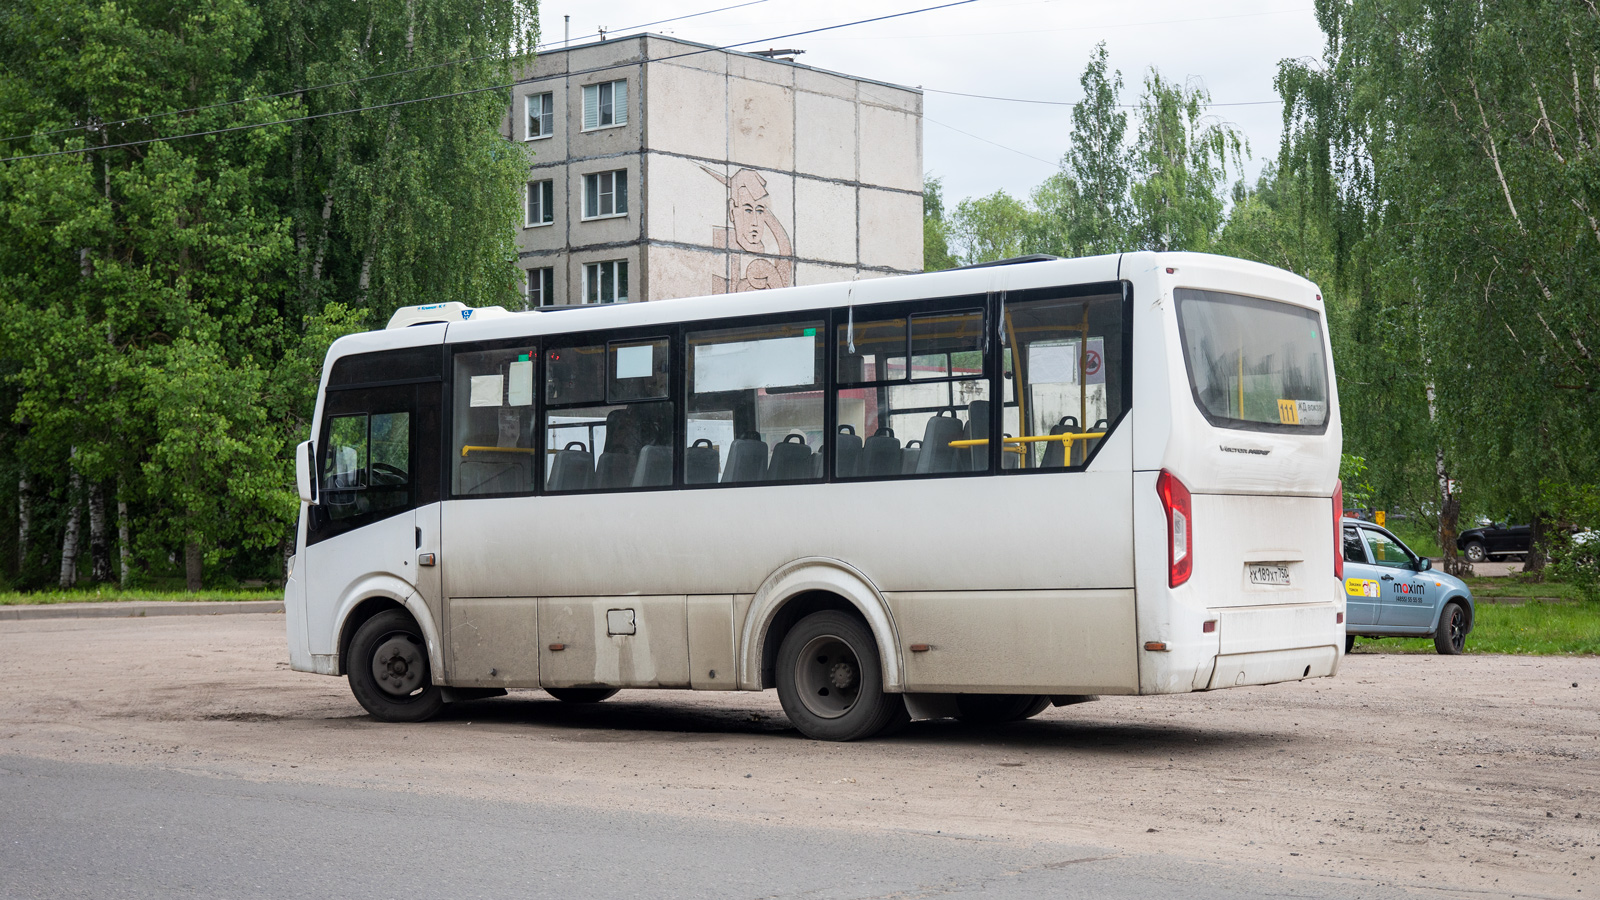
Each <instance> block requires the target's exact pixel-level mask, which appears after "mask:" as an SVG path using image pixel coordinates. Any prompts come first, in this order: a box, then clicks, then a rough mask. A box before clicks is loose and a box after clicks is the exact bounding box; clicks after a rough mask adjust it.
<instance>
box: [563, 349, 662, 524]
mask: <svg viewBox="0 0 1600 900" xmlns="http://www.w3.org/2000/svg"><path fill="white" fill-rule="evenodd" d="M668 350H669V346H668V341H667V339H666V338H648V339H644V340H631V341H613V342H611V343H609V344H607V343H596V344H581V345H569V346H552V347H547V348H546V350H545V411H544V417H543V421H544V426H543V427H544V430H545V448H546V452H545V461H544V465H543V467H542V469H543V477H544V479H545V482H544V487H545V490H546V491H549V492H552V493H563V492H568V491H609V490H623V489H627V488H643V487H667V486H670V485H671V484H672V470H673V466H674V464H675V463H674V456H673V451H672V401H671V399H669V398H668V393H669V392H668V388H667V385H668V382H669V356H668Z"/></svg>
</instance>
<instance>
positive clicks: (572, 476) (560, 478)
mask: <svg viewBox="0 0 1600 900" xmlns="http://www.w3.org/2000/svg"><path fill="white" fill-rule="evenodd" d="M593 486H594V454H593V453H590V452H589V448H588V447H587V446H585V445H584V443H583V442H582V441H572V442H570V443H568V444H567V446H566V447H565V448H564V449H562V450H559V451H557V452H556V458H555V461H554V462H553V463H551V465H550V480H549V482H548V483H546V485H545V487H546V489H547V490H552V491H586V490H589V488H591V487H593Z"/></svg>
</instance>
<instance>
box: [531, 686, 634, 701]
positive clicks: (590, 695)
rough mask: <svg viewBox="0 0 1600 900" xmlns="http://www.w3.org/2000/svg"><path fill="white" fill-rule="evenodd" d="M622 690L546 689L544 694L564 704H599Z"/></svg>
mask: <svg viewBox="0 0 1600 900" xmlns="http://www.w3.org/2000/svg"><path fill="white" fill-rule="evenodd" d="M618 690H621V689H620V688H545V689H544V692H545V693H546V694H549V695H550V696H552V697H554V698H556V699H557V700H560V701H561V702H562V703H599V702H600V701H602V700H610V699H611V698H612V697H615V696H616V695H617V691H618Z"/></svg>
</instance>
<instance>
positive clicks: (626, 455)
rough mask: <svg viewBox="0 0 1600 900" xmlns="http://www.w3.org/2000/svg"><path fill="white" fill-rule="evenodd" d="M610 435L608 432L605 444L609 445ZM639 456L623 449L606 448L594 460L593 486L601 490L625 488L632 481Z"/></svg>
mask: <svg viewBox="0 0 1600 900" xmlns="http://www.w3.org/2000/svg"><path fill="white" fill-rule="evenodd" d="M610 443H611V437H610V434H609V433H608V434H607V436H606V444H607V445H610ZM638 465H639V458H638V456H636V455H635V454H633V453H630V452H628V451H625V450H607V451H606V452H604V453H602V454H600V459H598V460H597V461H596V462H595V466H594V469H595V472H594V478H595V487H598V488H600V489H601V490H610V489H612V488H625V487H628V486H629V485H631V484H632V483H633V476H634V470H635V469H636V468H638Z"/></svg>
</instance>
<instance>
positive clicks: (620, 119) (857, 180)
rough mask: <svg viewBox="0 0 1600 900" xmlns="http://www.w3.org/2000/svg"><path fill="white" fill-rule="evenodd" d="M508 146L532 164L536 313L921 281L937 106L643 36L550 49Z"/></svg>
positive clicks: (779, 63) (523, 96)
mask: <svg viewBox="0 0 1600 900" xmlns="http://www.w3.org/2000/svg"><path fill="white" fill-rule="evenodd" d="M506 136H507V137H508V138H509V139H511V140H513V141H518V142H523V143H525V145H526V146H527V148H528V149H529V150H531V151H532V164H531V166H530V168H529V172H528V181H527V185H526V188H525V191H524V198H523V220H522V223H521V224H522V227H521V229H520V230H519V237H518V242H517V244H518V258H519V265H520V266H521V267H522V268H523V270H524V271H525V272H526V273H527V298H528V303H529V305H530V306H557V305H569V304H580V303H620V302H638V301H644V300H663V299H668V298H672V297H691V296H700V295H705V294H715V293H729V292H737V291H753V290H765V289H769V288H778V287H788V286H790V285H805V284H819V283H824V282H836V281H850V280H853V279H859V278H873V277H879V276H883V275H892V274H903V273H910V272H919V271H921V269H922V94H921V92H920V91H918V90H915V89H913V88H907V87H902V86H898V85H892V84H886V83H883V82H877V81H871V80H867V79H861V78H852V77H850V76H847V75H840V74H836V73H833V72H826V71H823V70H820V69H815V68H811V67H809V66H804V65H799V64H797V63H794V62H792V61H789V60H784V59H771V58H767V57H764V56H759V55H753V54H748V53H739V52H731V51H726V50H719V49H717V48H714V47H710V46H707V45H703V44H695V43H690V42H687V41H682V40H678V39H676V38H668V37H662V36H659V35H639V36H633V37H626V38H618V39H614V40H607V41H602V42H591V43H586V44H582V45H579V46H574V47H571V48H569V49H554V50H547V51H545V52H543V53H541V54H540V55H539V56H538V58H537V59H536V60H535V61H534V62H533V63H532V64H531V65H530V66H529V67H528V69H527V71H526V72H524V73H523V74H522V78H521V79H520V80H519V81H518V83H517V85H516V86H515V88H514V91H513V98H512V108H511V115H510V117H509V120H508V122H507V127H506Z"/></svg>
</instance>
